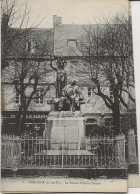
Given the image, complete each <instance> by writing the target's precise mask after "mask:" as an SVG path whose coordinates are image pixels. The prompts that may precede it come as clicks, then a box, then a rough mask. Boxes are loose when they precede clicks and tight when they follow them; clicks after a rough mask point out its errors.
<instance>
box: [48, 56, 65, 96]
mask: <svg viewBox="0 0 140 194" xmlns="http://www.w3.org/2000/svg"><path fill="white" fill-rule="evenodd" d="M56 65H57V68H56V67H54V66H52V60H51V63H50V67H51V68H53V69H54V70H55V71H56V72H57V78H56V97H57V98H60V97H61V95H62V89H63V88H64V87H65V86H66V84H67V73H66V71H65V69H64V68H65V66H66V65H67V62H66V61H65V60H64V59H63V58H62V57H60V58H59V59H58V60H57V62H56Z"/></svg>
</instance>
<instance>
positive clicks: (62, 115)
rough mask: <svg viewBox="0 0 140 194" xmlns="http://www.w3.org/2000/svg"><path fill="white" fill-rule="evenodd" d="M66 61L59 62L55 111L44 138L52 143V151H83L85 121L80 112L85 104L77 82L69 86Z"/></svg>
mask: <svg viewBox="0 0 140 194" xmlns="http://www.w3.org/2000/svg"><path fill="white" fill-rule="evenodd" d="M66 64H67V63H66V61H65V60H63V59H62V58H60V59H59V60H58V61H57V67H58V69H57V71H56V72H57V76H56V97H57V100H56V101H55V99H54V103H55V111H52V112H50V114H49V115H48V118H47V119H46V123H45V131H44V138H45V139H49V140H50V142H51V149H55V150H56V149H58V150H59V149H61V148H62V143H63V145H64V146H65V147H63V148H64V149H70V150H71V149H72V150H73V149H76V150H77V149H81V147H82V139H83V138H84V137H85V119H84V117H83V115H82V113H81V112H80V105H81V104H82V103H84V101H83V96H82V93H81V91H80V88H79V86H78V85H77V83H76V81H75V80H73V81H71V82H69V83H68V84H67V73H66V71H65V69H64V67H65V66H66ZM58 97H59V98H58Z"/></svg>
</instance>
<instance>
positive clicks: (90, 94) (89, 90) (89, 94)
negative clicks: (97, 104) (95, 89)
mask: <svg viewBox="0 0 140 194" xmlns="http://www.w3.org/2000/svg"><path fill="white" fill-rule="evenodd" d="M88 97H92V89H91V88H88Z"/></svg>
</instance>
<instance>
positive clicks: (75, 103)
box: [58, 80, 83, 111]
mask: <svg viewBox="0 0 140 194" xmlns="http://www.w3.org/2000/svg"><path fill="white" fill-rule="evenodd" d="M82 100H83V96H82V93H81V91H80V88H79V86H78V85H77V84H76V81H75V80H74V81H73V82H72V83H68V84H67V85H66V86H65V87H64V88H63V90H62V97H61V98H60V100H59V106H58V109H59V110H71V111H75V110H80V101H82Z"/></svg>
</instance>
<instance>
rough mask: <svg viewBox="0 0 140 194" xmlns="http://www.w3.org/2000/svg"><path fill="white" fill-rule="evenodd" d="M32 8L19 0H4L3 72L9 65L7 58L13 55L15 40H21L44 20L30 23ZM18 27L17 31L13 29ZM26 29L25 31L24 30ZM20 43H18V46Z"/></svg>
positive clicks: (2, 30) (2, 23)
mask: <svg viewBox="0 0 140 194" xmlns="http://www.w3.org/2000/svg"><path fill="white" fill-rule="evenodd" d="M29 14H30V8H29V7H28V4H27V3H26V2H25V3H19V1H17V0H2V18H1V60H2V62H1V67H2V70H3V69H4V68H5V67H6V66H8V65H9V63H8V60H7V58H8V57H9V56H10V55H11V52H12V50H13V48H14V47H15V40H17V39H18V40H20V38H21V37H22V36H23V34H24V33H26V31H29V30H30V29H32V28H35V27H37V26H38V25H39V24H40V22H41V21H42V20H40V21H39V22H38V18H39V16H38V18H36V21H37V22H38V23H36V21H33V22H31V21H30V17H29ZM14 26H16V30H15V29H13V27H14ZM23 27H24V31H23V30H22V28H23ZM19 43H20V41H16V44H17V46H18V45H19Z"/></svg>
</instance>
